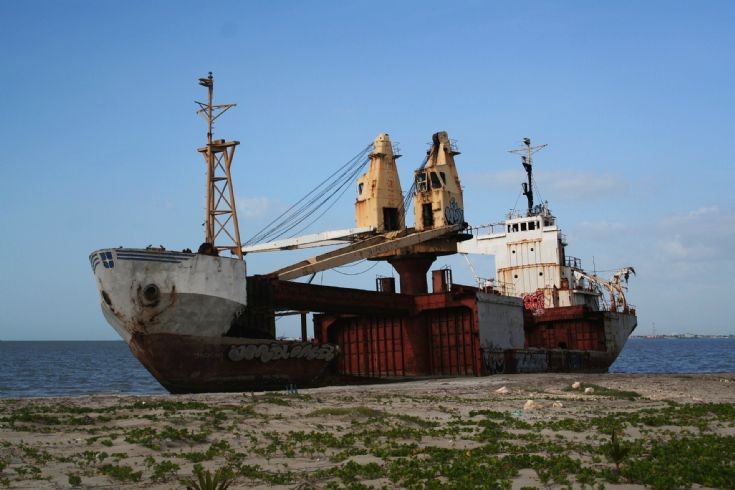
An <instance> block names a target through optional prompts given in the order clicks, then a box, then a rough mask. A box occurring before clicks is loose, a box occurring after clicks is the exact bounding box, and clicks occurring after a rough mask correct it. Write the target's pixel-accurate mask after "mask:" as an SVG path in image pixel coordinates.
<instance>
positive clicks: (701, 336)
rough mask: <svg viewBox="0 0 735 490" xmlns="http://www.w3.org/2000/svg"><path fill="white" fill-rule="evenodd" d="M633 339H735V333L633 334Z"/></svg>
mask: <svg viewBox="0 0 735 490" xmlns="http://www.w3.org/2000/svg"><path fill="white" fill-rule="evenodd" d="M630 338H632V339H649V340H650V339H735V334H729V335H728V334H720V335H715V334H713V335H707V334H697V333H674V334H663V335H662V334H659V335H631V336H630Z"/></svg>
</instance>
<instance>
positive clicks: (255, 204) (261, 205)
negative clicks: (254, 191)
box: [237, 197, 273, 218]
mask: <svg viewBox="0 0 735 490" xmlns="http://www.w3.org/2000/svg"><path fill="white" fill-rule="evenodd" d="M272 206H273V203H272V201H271V200H270V199H268V198H267V197H238V198H237V212H238V213H239V214H240V216H245V217H247V218H259V217H261V216H263V215H265V214H266V213H268V211H269V210H270V209H271V207H272Z"/></svg>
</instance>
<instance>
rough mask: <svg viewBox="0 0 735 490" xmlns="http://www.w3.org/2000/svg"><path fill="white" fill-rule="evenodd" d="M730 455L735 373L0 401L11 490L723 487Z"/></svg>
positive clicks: (732, 475) (2, 459) (2, 466)
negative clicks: (213, 483)
mask: <svg viewBox="0 0 735 490" xmlns="http://www.w3.org/2000/svg"><path fill="white" fill-rule="evenodd" d="M576 382H579V383H580V385H579V386H578V387H577V388H573V387H572V386H573V385H574V384H575V383H576ZM613 433H615V434H616V437H615V438H613V436H612V434H613ZM734 455H735V374H707V375H701V374H697V375H621V374H599V375H598V374H594V375H592V374H586V375H578V374H576V375H572V374H540V375H539V374H536V375H512V376H492V377H485V378H453V379H433V380H426V381H413V382H407V383H397V384H387V385H386V384H384V385H366V386H342V387H328V388H320V389H312V390H302V391H299V392H298V393H297V394H294V393H291V394H288V393H286V392H285V391H283V392H280V393H234V394H233V393H228V394H204V395H183V396H170V395H169V396H84V397H67V398H64V397H60V398H24V399H0V487H2V486H5V487H9V488H71V487H75V486H78V487H82V488H123V487H124V488H183V487H185V486H186V481H187V480H188V479H190V478H191V477H192V476H193V475H194V474H195V470H196V469H197V468H198V469H199V471H200V472H201V471H211V472H212V473H215V472H216V471H217V470H218V469H219V470H220V471H221V476H222V477H223V478H227V479H230V480H231V481H232V486H231V487H230V488H253V487H255V488H271V487H276V488H369V487H374V488H403V487H413V488H425V487H437V488H438V487H448V486H449V487H451V486H453V487H455V488H472V487H485V488H519V489H520V488H524V487H526V488H533V487H536V488H548V487H551V488H556V487H559V488H565V487H568V486H572V487H575V488H585V487H586V488H601V487H604V488H646V487H656V488H671V487H689V486H695V487H712V488H734V487H735V456H734Z"/></svg>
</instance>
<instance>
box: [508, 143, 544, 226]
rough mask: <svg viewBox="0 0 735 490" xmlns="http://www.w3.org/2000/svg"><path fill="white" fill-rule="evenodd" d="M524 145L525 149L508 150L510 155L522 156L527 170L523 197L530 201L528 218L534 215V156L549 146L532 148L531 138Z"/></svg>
mask: <svg viewBox="0 0 735 490" xmlns="http://www.w3.org/2000/svg"><path fill="white" fill-rule="evenodd" d="M523 144H524V145H525V146H524V147H521V148H516V149H513V150H508V153H515V154H516V155H521V162H522V163H523V168H524V169H525V170H526V174H527V176H528V182H524V183H523V184H522V185H523V195H524V196H526V199H527V200H528V212H527V214H526V216H532V215H533V175H532V174H533V160H532V156H533V154H534V153H536V152H537V151H539V150H541V149H543V148H546V147H547V146H548V145H538V146H531V138H523Z"/></svg>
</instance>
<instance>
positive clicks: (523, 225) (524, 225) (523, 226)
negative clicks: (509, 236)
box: [521, 223, 526, 231]
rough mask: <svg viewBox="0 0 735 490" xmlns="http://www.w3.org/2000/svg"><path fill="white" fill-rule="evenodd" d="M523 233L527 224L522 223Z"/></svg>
mask: <svg viewBox="0 0 735 490" xmlns="http://www.w3.org/2000/svg"><path fill="white" fill-rule="evenodd" d="M521 231H526V223H521Z"/></svg>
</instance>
